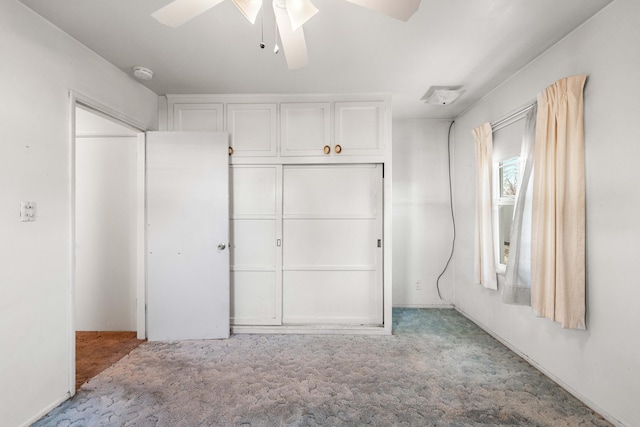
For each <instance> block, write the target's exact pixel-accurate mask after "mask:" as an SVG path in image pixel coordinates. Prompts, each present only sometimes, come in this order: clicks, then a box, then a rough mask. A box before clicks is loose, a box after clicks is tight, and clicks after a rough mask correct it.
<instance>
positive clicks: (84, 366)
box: [76, 331, 144, 390]
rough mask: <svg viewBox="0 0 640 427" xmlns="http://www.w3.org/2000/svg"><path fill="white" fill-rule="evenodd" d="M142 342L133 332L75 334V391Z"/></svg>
mask: <svg viewBox="0 0 640 427" xmlns="http://www.w3.org/2000/svg"><path fill="white" fill-rule="evenodd" d="M143 342H144V340H139V339H137V338H136V333H135V332H84V331H83V332H80V331H79V332H76V390H79V389H80V386H82V384H84V383H86V382H87V381H89V380H90V379H91V378H93V377H95V376H96V375H98V374H99V373H100V372H102V371H104V370H105V369H107V368H108V367H109V366H111V365H113V364H114V363H116V362H117V361H118V360H120V359H122V358H123V357H124V356H125V355H127V354H129V352H130V351H131V350H133V349H134V348H136V347H138V346H139V345H140V344H142V343H143Z"/></svg>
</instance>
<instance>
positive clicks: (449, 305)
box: [393, 303, 455, 309]
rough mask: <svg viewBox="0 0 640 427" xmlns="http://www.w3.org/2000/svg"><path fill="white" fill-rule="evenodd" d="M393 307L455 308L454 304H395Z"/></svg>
mask: <svg viewBox="0 0 640 427" xmlns="http://www.w3.org/2000/svg"><path fill="white" fill-rule="evenodd" d="M393 308H445V309H453V308H455V307H454V305H453V304H449V303H446V304H394V305H393Z"/></svg>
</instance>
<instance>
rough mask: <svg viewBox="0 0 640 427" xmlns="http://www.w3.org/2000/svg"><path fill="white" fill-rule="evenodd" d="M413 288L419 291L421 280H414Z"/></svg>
mask: <svg viewBox="0 0 640 427" xmlns="http://www.w3.org/2000/svg"><path fill="white" fill-rule="evenodd" d="M415 289H416V291H421V290H422V282H421V281H420V280H417V281H416V283H415Z"/></svg>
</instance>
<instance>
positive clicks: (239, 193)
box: [229, 165, 282, 325]
mask: <svg viewBox="0 0 640 427" xmlns="http://www.w3.org/2000/svg"><path fill="white" fill-rule="evenodd" d="M281 171H282V168H281V166H276V165H274V166H247V165H242V166H241V165H235V166H232V167H231V168H230V179H229V181H230V187H231V191H230V192H231V197H230V199H231V203H230V206H231V215H230V218H231V221H230V235H231V240H230V242H231V243H230V251H231V253H230V255H231V323H232V324H233V325H279V324H281V320H282V267H281V265H282V255H281V253H282V252H281V247H280V246H278V243H277V242H278V239H281V236H282V231H281V230H282V222H281V220H280V217H281V215H280V211H281V208H280V206H281V205H282V204H281V203H278V200H281V196H280V194H281V190H280V189H281V188H282V186H281V176H282V175H281V173H282V172H281Z"/></svg>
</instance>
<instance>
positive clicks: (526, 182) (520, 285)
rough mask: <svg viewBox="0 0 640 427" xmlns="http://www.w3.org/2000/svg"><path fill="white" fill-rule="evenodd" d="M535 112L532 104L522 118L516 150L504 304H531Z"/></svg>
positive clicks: (535, 108)
mask: <svg viewBox="0 0 640 427" xmlns="http://www.w3.org/2000/svg"><path fill="white" fill-rule="evenodd" d="M537 111H538V109H537V106H536V105H534V106H533V108H532V109H531V110H529V111H528V112H527V115H526V116H525V124H524V135H523V136H522V148H521V150H520V179H519V182H520V188H519V189H518V196H517V199H516V204H515V209H514V213H513V223H512V224H511V244H510V246H509V259H508V260H507V269H506V271H505V274H504V289H503V293H502V301H503V302H505V303H507V304H518V305H531V206H532V202H533V196H532V191H533V176H532V175H533V147H534V142H535V137H536V115H537Z"/></svg>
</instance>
